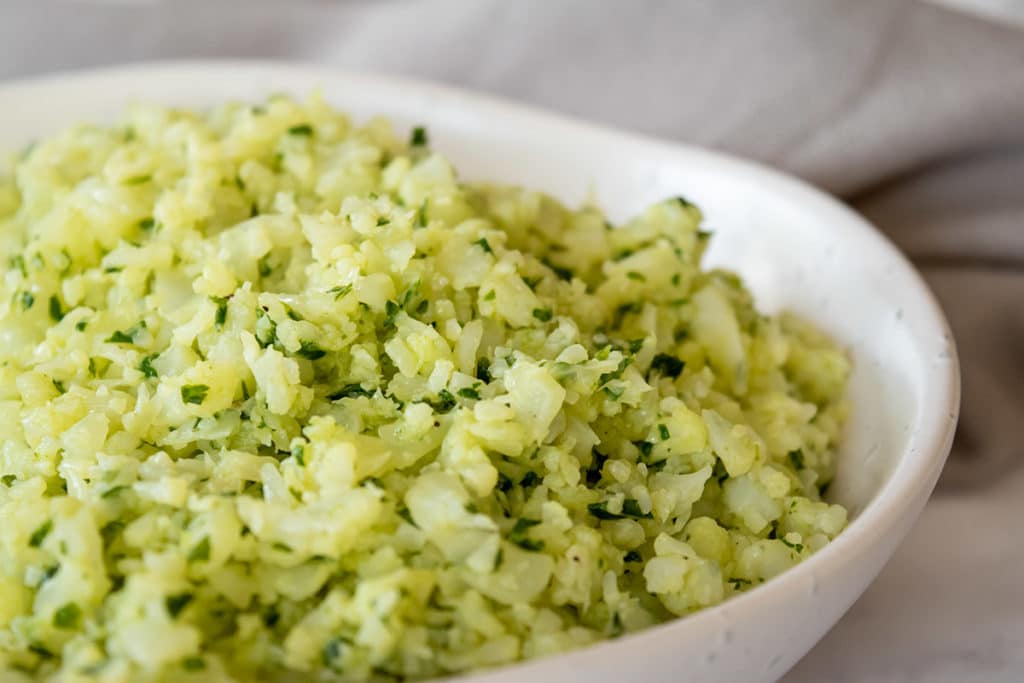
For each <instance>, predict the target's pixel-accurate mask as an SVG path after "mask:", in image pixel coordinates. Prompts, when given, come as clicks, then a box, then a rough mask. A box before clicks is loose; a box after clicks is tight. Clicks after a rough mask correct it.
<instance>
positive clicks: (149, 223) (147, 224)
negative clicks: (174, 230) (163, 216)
mask: <svg viewBox="0 0 1024 683" xmlns="http://www.w3.org/2000/svg"><path fill="white" fill-rule="evenodd" d="M155 227H156V221H155V220H153V219H152V218H143V219H142V220H140V221H139V228H140V229H141V230H145V231H147V232H148V231H150V230H152V229H153V228H155Z"/></svg>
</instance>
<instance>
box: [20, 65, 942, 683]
mask: <svg viewBox="0 0 1024 683" xmlns="http://www.w3.org/2000/svg"><path fill="white" fill-rule="evenodd" d="M241 72H249V73H250V74H271V73H272V74H275V75H276V76H278V77H286V76H289V75H293V76H295V77H296V78H299V77H301V78H303V79H306V80H308V78H309V77H310V76H313V77H314V78H316V79H317V80H322V81H324V82H325V83H326V82H333V83H341V82H344V83H346V84H348V86H350V87H356V88H358V87H361V86H373V87H375V88H381V87H383V88H385V89H395V90H402V91H405V92H415V93H418V94H419V95H422V96H423V97H424V98H426V99H427V100H428V101H430V102H444V103H446V105H447V106H449V107H454V106H460V107H467V108H469V109H471V110H475V111H477V112H481V113H484V114H493V115H496V116H501V117H503V118H506V119H507V118H509V117H511V118H513V119H514V120H515V122H516V123H517V124H521V125H531V126H537V127H541V128H545V129H548V130H550V131H562V132H570V131H571V133H572V135H573V136H575V137H579V138H583V139H588V140H593V141H600V142H602V143H605V144H616V145H619V146H625V147H628V148H635V149H641V150H652V149H657V150H659V151H662V152H667V153H670V154H671V155H672V156H674V157H678V158H680V159H683V158H685V159H687V160H688V161H690V162H694V163H712V164H715V165H716V166H718V167H720V168H721V169H722V170H723V171H724V172H735V173H738V174H741V175H745V176H748V177H752V178H756V179H757V180H759V181H760V182H763V183H764V184H765V185H767V186H769V187H770V188H771V189H772V190H773V191H778V192H785V193H788V194H789V195H791V196H792V197H793V198H795V199H797V200H799V201H800V202H801V203H802V205H803V206H806V207H809V208H808V210H809V211H814V212H824V213H827V214H829V215H830V217H831V218H832V220H835V221H838V224H837V226H832V227H834V228H837V229H838V228H842V229H843V230H846V231H848V232H851V233H855V234H856V235H857V236H858V237H859V239H861V241H862V242H863V243H864V244H866V245H867V246H869V247H870V248H871V249H874V250H875V253H877V254H881V255H884V256H885V257H887V258H889V259H890V260H891V261H892V262H894V263H897V264H898V265H899V268H900V271H901V275H902V276H903V282H904V284H906V285H908V286H909V287H910V288H911V290H910V291H908V292H907V293H906V296H907V298H908V300H911V301H913V302H914V303H915V304H916V305H918V306H919V310H918V311H917V313H918V316H917V317H918V319H919V320H920V324H919V325H918V327H920V328H921V330H923V331H926V332H928V333H929V335H934V338H935V339H939V340H941V341H940V342H939V344H938V348H939V349H940V350H941V351H942V353H940V354H938V355H937V356H936V357H934V358H931V359H930V361H929V362H930V363H931V366H930V367H929V370H930V372H928V373H925V380H924V383H925V384H926V387H925V391H924V393H925V395H926V396H928V397H929V399H928V400H929V401H931V402H932V403H933V405H931V406H930V407H931V408H932V409H931V410H927V411H922V412H921V414H920V415H919V416H918V417H917V421H916V423H915V424H913V425H912V426H913V430H912V431H913V433H912V434H911V436H910V437H909V438H908V442H907V447H906V448H905V449H904V451H903V452H902V453H901V454H900V455H899V457H898V459H897V460H896V462H895V466H894V467H893V469H892V470H891V472H890V473H889V475H888V479H887V481H885V482H884V483H883V484H882V486H881V487H880V488H879V489H878V490H877V491H876V492H875V494H874V496H873V498H872V499H871V500H870V501H869V502H868V503H867V504H866V505H865V506H864V507H863V509H862V510H861V512H860V513H859V514H858V515H857V516H856V517H855V518H854V519H853V520H852V521H851V522H850V524H849V525H848V526H847V528H846V529H844V530H843V531H842V533H840V534H839V535H838V536H837V537H836V538H835V539H834V540H833V541H832V542H830V543H829V544H828V545H827V546H826V547H825V548H823V549H822V550H820V551H818V552H817V553H815V554H814V555H813V556H811V557H810V558H807V559H806V560H804V561H803V562H801V563H800V564H798V565H796V566H794V567H792V568H790V569H788V570H786V571H784V572H782V573H781V574H779V575H778V576H775V577H773V578H772V579H770V580H768V581H766V582H765V583H764V584H761V585H759V586H757V587H755V588H752V589H750V590H748V591H745V592H743V593H740V594H738V595H736V596H733V597H731V598H729V599H727V600H725V601H724V602H722V603H720V604H718V605H715V606H712V607H708V608H704V609H702V610H699V611H697V612H695V613H693V614H690V615H687V616H685V617H682V618H677V619H673V620H670V621H667V622H664V623H661V624H657V625H655V626H652V627H650V628H647V629H644V630H642V631H639V632H636V633H632V634H628V635H626V636H623V637H621V638H618V639H614V640H603V641H598V642H595V643H592V644H590V645H587V646H584V647H581V648H576V649H573V650H570V651H568V652H565V653H560V654H558V655H549V656H543V657H539V658H536V659H530V660H524V661H517V662H513V663H510V664H506V665H502V666H499V667H495V668H488V669H482V670H476V671H469V672H466V673H465V674H462V675H461V677H462V678H465V679H466V680H472V681H482V680H484V679H487V680H490V679H491V678H492V677H495V678H496V677H497V676H498V675H499V674H500V675H509V676H515V675H522V674H524V673H527V672H528V671H532V670H534V669H536V668H538V667H542V666H544V665H546V664H550V663H551V662H552V661H558V662H560V663H561V664H562V666H565V667H568V666H570V665H571V664H573V663H579V662H581V661H582V659H581V658H582V657H588V656H590V657H592V656H593V655H594V654H595V652H596V651H597V650H599V649H600V650H602V651H603V652H604V653H605V654H613V653H618V654H624V653H626V652H635V651H634V650H633V646H634V644H635V643H636V642H637V641H638V640H640V639H650V638H651V637H652V636H657V635H659V634H661V635H665V636H668V635H670V634H671V633H672V632H673V631H679V632H680V633H679V635H682V631H684V630H687V629H690V630H693V629H697V628H699V627H700V626H703V625H712V624H716V625H718V626H720V625H721V623H722V619H723V618H726V619H728V620H732V619H733V618H735V617H736V616H737V615H736V614H735V613H737V612H743V611H745V610H747V611H749V610H750V609H751V608H754V607H756V605H757V603H758V602H759V601H760V600H762V597H763V596H766V595H768V594H770V593H784V592H789V591H792V590H795V589H796V588H797V587H798V585H800V584H802V583H804V582H806V581H808V580H812V581H813V580H818V579H819V578H820V577H827V576H829V575H833V574H835V573H837V572H838V571H839V569H840V567H841V566H842V565H843V563H845V562H847V560H848V558H850V557H854V556H857V555H859V554H861V553H863V552H864V551H866V550H867V549H868V548H870V547H871V546H874V545H876V544H878V543H879V541H880V539H881V538H882V537H884V536H886V535H887V534H892V533H894V531H895V530H896V527H897V526H898V524H899V520H900V519H901V517H903V519H904V521H905V517H904V516H905V515H911V516H912V517H913V518H916V516H917V515H918V514H919V512H920V508H921V507H922V506H923V504H924V502H925V501H926V500H927V498H928V496H929V495H930V493H931V491H932V489H933V488H934V486H935V483H936V481H937V479H938V476H939V474H940V473H941V470H942V467H943V465H944V463H945V460H946V457H947V455H948V453H949V450H950V448H951V446H952V442H953V437H954V434H955V429H956V424H957V418H958V415H959V408H960V391H961V376H960V365H959V361H958V357H957V352H956V343H955V341H954V339H953V336H952V333H951V331H950V328H949V324H948V323H947V321H946V318H945V316H944V314H943V312H942V309H941V307H940V306H939V304H938V301H937V299H936V298H935V296H934V294H933V293H932V292H931V290H930V289H929V287H928V286H927V284H926V283H925V281H924V279H923V278H922V276H921V275H920V273H919V272H918V271H917V270H916V268H915V267H914V266H913V265H912V264H911V263H910V261H909V260H908V259H907V258H906V256H904V255H903V253H902V252H901V251H900V250H899V249H898V248H897V247H896V246H895V244H894V243H893V242H892V241H891V240H890V239H889V238H888V237H887V236H885V235H884V234H883V233H882V232H881V231H880V230H879V229H877V228H876V227H875V226H874V225H872V224H871V223H869V222H868V221H867V220H866V219H865V218H864V217H862V216H861V215H860V214H858V213H857V212H855V211H854V210H853V209H852V208H850V207H848V206H847V205H846V204H844V203H843V202H842V201H840V200H839V199H837V198H835V197H833V196H832V195H830V194H828V193H827V192H825V191H824V190H821V189H819V188H817V187H815V186H813V185H811V184H810V183H809V182H807V181H804V180H802V179H799V178H797V177H795V176H792V175H790V174H788V173H786V172H783V171H779V170H776V169H774V168H771V167H769V166H767V165H764V164H761V163H759V162H755V161H751V160H748V159H744V158H742V157H737V156H734V155H731V154H728V153H724V152H719V151H716V150H711V149H707V148H703V147H699V146H696V145H691V144H686V143H680V142H677V141H673V140H667V139H661V138H658V137H655V136H651V135H646V134H641V133H636V132H630V131H625V130H620V129H617V128H615V127H613V126H609V125H605V124H600V123H594V122H591V121H587V120H585V119H582V118H579V117H576V116H571V115H567V114H563V113H556V112H552V111H549V110H545V109H543V108H540V107H536V106H532V105H526V104H521V103H519V102H515V101H512V100H510V99H505V98H503V97H500V96H495V95H492V94H484V93H480V92H475V91H472V90H469V89H465V88H460V87H455V86H451V85H446V84H441V83H438V82H432V81H428V80H421V79H418V78H412V77H406V76H399V75H394V74H384V73H375V72H370V71H365V70H350V69H345V68H341V67H335V66H330V65H326V64H320V63H315V62H303V61H292V60H280V59H178V60H151V61H139V62H132V63H127V64H117V65H112V66H102V67H98V68H86V69H71V70H62V71H55V72H49V73H43V74H39V75H33V76H28V77H20V78H14V79H6V80H0V101H4V100H6V99H7V98H8V97H10V96H12V95H13V94H15V93H20V94H22V95H24V94H25V91H31V90H39V91H43V92H45V91H49V90H52V89H54V88H60V87H63V86H67V85H79V86H82V85H86V84H90V85H92V86H94V87H110V86H111V85H112V84H115V83H124V82H125V81H126V80H131V79H143V78H145V79H147V80H149V79H159V78H165V79H167V78H171V77H175V78H182V77H185V76H187V77H188V78H194V79H198V80H199V81H203V80H207V81H208V80H210V79H212V78H224V77H227V76H229V75H231V74H238V73H241ZM268 94H269V92H268ZM225 99H232V98H231V97H227V98H225ZM380 113H381V114H383V115H389V113H388V112H387V111H381V112H380ZM2 118H3V115H2V114H0V119H2ZM68 123H69V124H70V123H74V121H69V122H68ZM0 151H2V150H0ZM913 336H914V337H915V338H917V337H921V334H917V333H915V334H914V335H913ZM907 527H909V524H907ZM903 535H904V534H902V533H900V534H899V536H900V538H899V539H897V540H902V536H903ZM894 545H895V544H894ZM885 559H886V561H887V560H888V557H886V558H885ZM883 566H884V565H883ZM870 578H871V579H872V580H873V579H874V576H872V577H870ZM627 648H628V649H627ZM510 680H511V679H510Z"/></svg>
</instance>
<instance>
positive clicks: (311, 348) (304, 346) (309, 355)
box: [297, 341, 327, 360]
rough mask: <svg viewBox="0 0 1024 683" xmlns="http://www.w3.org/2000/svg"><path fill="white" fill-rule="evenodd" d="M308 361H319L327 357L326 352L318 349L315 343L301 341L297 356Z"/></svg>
mask: <svg viewBox="0 0 1024 683" xmlns="http://www.w3.org/2000/svg"><path fill="white" fill-rule="evenodd" d="M297 355H299V356H300V357H302V358H306V359H308V360H319V359H321V358H323V357H324V356H326V355H327V352H326V351H324V350H323V349H321V348H320V346H319V345H318V344H317V343H316V342H312V341H303V342H300V344H299V350H298V354H297Z"/></svg>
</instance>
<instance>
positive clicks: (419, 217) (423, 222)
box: [416, 199, 430, 228]
mask: <svg viewBox="0 0 1024 683" xmlns="http://www.w3.org/2000/svg"><path fill="white" fill-rule="evenodd" d="M429 201H430V200H428V199H424V200H423V203H422V204H420V208H419V209H418V210H417V211H416V227H417V228H425V227H427V222H428V219H427V209H428V208H429V206H430V204H429Z"/></svg>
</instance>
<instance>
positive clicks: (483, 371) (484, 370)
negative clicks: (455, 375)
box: [476, 358, 491, 382]
mask: <svg viewBox="0 0 1024 683" xmlns="http://www.w3.org/2000/svg"><path fill="white" fill-rule="evenodd" d="M476 378H477V379H478V380H480V381H481V382H490V381H491V362H490V361H489V360H487V359H486V358H478V359H477V361H476Z"/></svg>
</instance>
